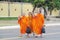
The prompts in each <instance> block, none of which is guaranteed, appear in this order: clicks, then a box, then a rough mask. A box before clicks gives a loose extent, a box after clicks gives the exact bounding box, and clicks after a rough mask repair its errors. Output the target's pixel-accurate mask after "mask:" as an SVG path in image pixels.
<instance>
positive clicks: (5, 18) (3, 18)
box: [0, 17, 18, 20]
mask: <svg viewBox="0 0 60 40" xmlns="http://www.w3.org/2000/svg"><path fill="white" fill-rule="evenodd" d="M17 19H18V18H17V17H0V20H17Z"/></svg>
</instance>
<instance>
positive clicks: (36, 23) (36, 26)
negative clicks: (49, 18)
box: [32, 13, 44, 35]
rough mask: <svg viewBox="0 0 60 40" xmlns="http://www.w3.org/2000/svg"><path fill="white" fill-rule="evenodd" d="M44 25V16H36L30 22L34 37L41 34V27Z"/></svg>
mask: <svg viewBox="0 0 60 40" xmlns="http://www.w3.org/2000/svg"><path fill="white" fill-rule="evenodd" d="M43 24H44V16H43V15H42V14H39V13H38V14H37V15H36V16H34V17H33V20H32V25H33V32H34V33H35V34H36V35H39V34H41V33H42V32H41V31H42V27H43Z"/></svg>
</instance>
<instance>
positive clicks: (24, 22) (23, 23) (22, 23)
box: [18, 15, 28, 36]
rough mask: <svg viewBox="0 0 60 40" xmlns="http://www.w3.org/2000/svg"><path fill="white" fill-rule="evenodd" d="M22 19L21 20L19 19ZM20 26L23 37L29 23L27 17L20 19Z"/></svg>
mask: <svg viewBox="0 0 60 40" xmlns="http://www.w3.org/2000/svg"><path fill="white" fill-rule="evenodd" d="M19 18H20V19H19ZM18 24H19V25H20V33H21V36H22V35H23V34H25V33H26V29H27V25H28V21H27V18H26V16H25V15H24V16H22V17H18Z"/></svg>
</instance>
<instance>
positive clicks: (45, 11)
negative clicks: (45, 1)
mask: <svg viewBox="0 0 60 40" xmlns="http://www.w3.org/2000/svg"><path fill="white" fill-rule="evenodd" d="M43 9H44V18H46V16H47V10H46V9H45V7H43Z"/></svg>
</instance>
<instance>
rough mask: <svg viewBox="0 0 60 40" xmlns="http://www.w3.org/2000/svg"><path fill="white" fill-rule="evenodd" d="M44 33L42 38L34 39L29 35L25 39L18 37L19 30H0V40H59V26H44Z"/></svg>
mask: <svg viewBox="0 0 60 40" xmlns="http://www.w3.org/2000/svg"><path fill="white" fill-rule="evenodd" d="M45 29H46V33H45V34H43V38H41V37H38V38H35V37H33V35H32V34H31V35H30V38H27V37H26V35H24V36H23V37H19V35H20V33H19V28H15V29H0V40H60V26H56V25H55V26H46V27H45Z"/></svg>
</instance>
